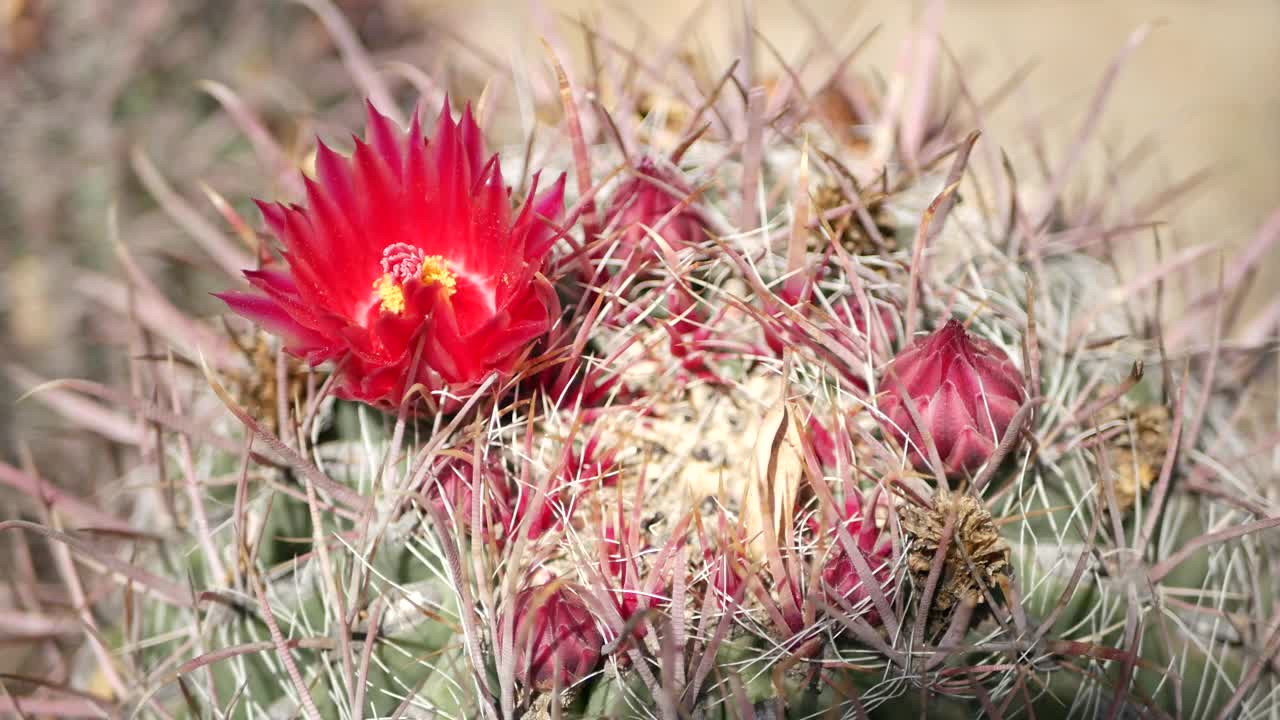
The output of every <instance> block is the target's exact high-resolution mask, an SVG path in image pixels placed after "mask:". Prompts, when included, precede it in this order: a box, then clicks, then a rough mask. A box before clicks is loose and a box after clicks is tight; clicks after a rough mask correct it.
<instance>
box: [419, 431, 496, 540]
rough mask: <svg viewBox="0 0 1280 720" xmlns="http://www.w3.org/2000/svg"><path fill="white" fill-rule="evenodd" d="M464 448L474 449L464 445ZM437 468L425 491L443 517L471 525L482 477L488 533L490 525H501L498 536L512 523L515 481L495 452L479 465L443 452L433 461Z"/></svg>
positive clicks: (430, 477) (465, 449)
mask: <svg viewBox="0 0 1280 720" xmlns="http://www.w3.org/2000/svg"><path fill="white" fill-rule="evenodd" d="M463 452H465V453H468V454H469V453H470V451H469V449H467V448H463ZM433 469H434V472H433V473H432V474H431V475H429V476H428V477H427V480H426V482H425V483H424V485H423V494H424V495H426V497H427V498H428V499H429V500H430V501H431V504H432V505H434V506H435V508H436V509H437V510H438V511H440V514H441V516H443V517H446V518H447V517H452V518H453V519H454V522H456V523H457V525H458V527H459V528H469V527H471V503H472V501H473V498H474V497H475V491H476V487H475V483H476V482H477V481H478V482H479V484H480V487H481V489H482V491H483V497H484V499H485V502H484V503H483V505H482V506H481V509H480V512H481V513H482V518H481V522H482V523H483V525H484V537H486V538H487V537H489V529H490V528H491V527H493V528H499V530H498V537H499V539H501V536H502V535H503V534H505V532H506V528H508V527H509V526H510V525H511V514H512V511H511V484H510V480H509V479H508V478H507V472H506V470H505V469H504V468H503V467H502V461H501V460H500V459H498V458H497V457H494V456H489V457H486V458H482V459H481V460H480V465H479V467H473V465H472V461H471V460H470V459H463V458H461V457H456V456H450V455H441V456H439V457H438V458H436V460H435V461H434V463H433Z"/></svg>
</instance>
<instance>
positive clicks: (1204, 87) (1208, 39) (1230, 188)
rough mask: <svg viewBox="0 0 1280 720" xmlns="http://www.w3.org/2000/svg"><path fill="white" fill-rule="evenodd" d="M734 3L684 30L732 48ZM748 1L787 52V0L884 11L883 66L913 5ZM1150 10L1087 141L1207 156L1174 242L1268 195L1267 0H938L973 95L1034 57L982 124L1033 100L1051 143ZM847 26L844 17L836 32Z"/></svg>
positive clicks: (1270, 42)
mask: <svg viewBox="0 0 1280 720" xmlns="http://www.w3.org/2000/svg"><path fill="white" fill-rule="evenodd" d="M424 4H425V5H427V6H429V7H433V8H437V9H438V11H439V12H441V13H443V14H445V15H448V16H452V17H454V18H455V19H456V21H457V22H462V18H463V17H464V16H469V17H471V18H473V19H474V20H475V22H476V25H477V26H479V27H484V28H486V30H485V31H484V33H483V34H482V35H481V36H479V38H477V39H478V41H479V42H482V43H484V44H485V45H487V46H489V47H492V48H509V47H511V46H513V45H515V46H520V45H523V46H524V47H525V48H526V50H527V51H528V52H529V53H536V52H537V49H536V45H535V44H534V43H532V42H530V34H531V28H532V29H534V30H535V31H536V30H538V29H540V28H541V27H543V26H542V25H541V24H539V21H538V17H537V16H538V14H537V13H534V12H530V11H529V10H528V9H527V8H526V7H525V6H524V5H523V4H522V3H504V2H477V3H467V4H466V9H465V10H461V9H457V7H456V6H454V4H453V3H448V2H442V3H431V2H425V3H424ZM739 4H740V3H739V2H737V1H736V0H727V1H720V2H711V3H708V7H707V9H706V10H705V12H704V17H705V20H704V22H702V23H701V24H700V27H699V28H698V29H697V31H696V33H695V34H694V35H693V38H695V39H696V40H698V41H700V42H703V43H706V44H709V45H711V46H712V47H715V48H716V49H717V53H718V55H719V57H720V58H721V59H722V60H723V61H724V62H725V63H727V62H728V61H729V60H730V59H731V57H732V53H733V50H734V49H733V48H732V47H731V46H729V44H728V43H727V42H726V38H727V37H728V36H729V35H730V34H731V33H732V32H733V31H732V29H731V28H732V27H733V18H734V14H735V13H736V12H737V7H738V6H739ZM753 4H754V12H755V15H756V19H757V24H758V26H759V27H760V28H761V29H762V31H763V32H764V34H766V35H767V36H768V38H769V39H770V40H771V41H772V42H773V43H774V44H775V45H776V46H777V47H778V48H779V49H780V50H781V52H782V53H783V54H784V55H785V56H786V57H787V58H788V59H792V60H793V59H795V58H797V57H799V56H800V55H801V54H802V53H803V52H804V50H805V49H806V45H807V44H808V43H809V41H810V38H811V37H812V33H811V31H810V29H809V25H808V23H807V22H805V21H804V20H803V16H802V14H801V13H800V12H799V11H798V10H797V5H798V4H800V5H802V6H803V7H806V8H809V11H810V12H811V14H812V15H813V16H814V17H816V18H818V19H819V20H820V21H821V22H822V23H823V26H824V29H825V31H826V32H828V33H829V34H830V35H831V38H832V39H833V40H834V39H842V40H844V44H843V47H851V46H852V44H853V43H854V42H855V41H856V39H858V38H860V37H862V35H863V34H865V33H866V32H868V31H869V30H871V29H872V28H873V27H874V26H876V25H880V26H882V27H881V29H880V31H879V33H878V35H877V36H876V37H875V38H874V39H873V40H872V42H871V44H870V45H869V46H868V47H867V49H866V50H865V52H863V53H862V54H860V55H859V56H858V59H857V61H856V65H857V66H858V68H860V69H866V68H876V69H877V70H879V71H880V72H881V73H884V74H886V75H887V74H888V73H889V72H890V71H891V69H892V67H893V64H894V62H895V60H896V57H897V53H898V50H899V48H900V47H901V45H902V42H903V39H904V37H905V36H906V35H907V33H908V32H909V31H910V30H911V28H912V27H913V22H915V20H916V19H918V18H919V16H920V15H921V11H922V5H923V3H922V2H918V1H917V2H910V1H908V0H854V1H852V2H850V1H848V0H794V2H793V1H792V0H771V1H761V0H757V1H756V2H754V3H753ZM619 5H621V3H619ZM627 5H628V6H629V7H631V8H633V9H632V11H631V12H632V13H634V14H635V15H639V16H640V17H641V18H643V21H644V22H645V23H646V24H647V25H648V26H649V27H650V28H652V30H653V31H654V33H655V35H657V36H659V37H661V38H663V39H665V38H666V37H667V36H668V35H669V34H670V33H672V32H674V29H675V28H677V27H678V26H679V24H680V23H681V22H682V21H683V20H684V19H685V18H686V17H688V16H689V14H690V13H691V12H693V11H694V10H695V7H694V6H695V5H697V3H695V2H692V1H691V0H645V1H644V2H642V3H627ZM545 7H546V8H547V10H548V11H550V12H552V13H561V14H562V15H563V16H565V17H578V16H581V15H582V14H583V13H595V14H597V15H599V14H602V13H604V14H606V16H607V15H608V13H609V12H610V11H609V8H610V7H613V5H611V4H609V3H602V2H593V1H591V0H546V1H545ZM624 17H625V16H624ZM632 17H634V16H632ZM851 19H852V23H851V22H850V21H851ZM1147 22H1154V23H1156V24H1157V25H1156V27H1155V28H1154V29H1153V30H1152V32H1151V33H1150V34H1149V35H1148V36H1147V38H1146V41H1145V42H1144V43H1143V44H1142V46H1141V47H1140V48H1139V50H1138V51H1137V52H1136V53H1135V54H1134V55H1133V56H1132V58H1131V60H1130V61H1129V62H1128V64H1127V65H1126V68H1125V70H1124V71H1123V74H1122V75H1121V76H1120V79H1119V81H1118V83H1117V85H1116V86H1115V88H1114V90H1113V92H1112V95H1111V100H1110V101H1109V103H1108V109H1107V111H1106V113H1105V115H1104V117H1103V121H1102V124H1101V128H1100V132H1099V134H1098V139H1099V140H1101V141H1102V143H1101V144H1099V145H1098V146H1097V148H1096V149H1101V148H1102V147H1103V146H1105V145H1109V146H1111V147H1112V148H1114V150H1115V152H1117V153H1118V152H1121V151H1123V150H1125V149H1128V148H1130V147H1131V146H1132V145H1134V144H1135V143H1136V142H1138V141H1139V140H1141V139H1143V137H1144V136H1145V135H1147V134H1150V135H1151V137H1152V139H1153V140H1155V141H1157V142H1158V144H1159V150H1158V154H1157V156H1156V157H1155V158H1154V159H1153V162H1152V163H1151V166H1150V167H1149V168H1147V169H1146V170H1145V173H1146V175H1145V176H1144V177H1142V178H1140V179H1137V180H1134V181H1131V182H1132V185H1131V186H1140V185H1142V184H1145V183H1151V184H1152V185H1153V186H1154V185H1161V184H1168V183H1169V182H1171V181H1174V180H1176V179H1178V178H1182V177H1186V176H1189V175H1191V174H1192V173H1195V172H1197V171H1199V170H1202V169H1208V170H1210V172H1211V173H1212V174H1211V176H1210V177H1209V178H1208V180H1207V182H1206V184H1205V185H1204V186H1203V187H1202V189H1201V190H1200V191H1199V192H1198V193H1196V195H1195V196H1194V198H1193V199H1192V200H1190V201H1189V202H1185V203H1181V204H1180V205H1179V207H1178V212H1177V213H1176V214H1175V215H1172V216H1170V217H1168V218H1167V219H1168V220H1170V221H1171V222H1172V223H1174V226H1175V229H1176V231H1177V232H1178V234H1179V235H1180V236H1184V237H1182V240H1183V242H1189V241H1190V240H1191V239H1192V238H1207V237H1217V238H1222V239H1227V240H1231V239H1243V238H1244V237H1247V236H1248V235H1249V234H1250V233H1251V232H1252V231H1254V230H1255V229H1256V228H1257V227H1258V226H1259V225H1260V223H1261V222H1262V221H1263V219H1265V218H1266V216H1267V215H1268V214H1269V213H1270V212H1271V211H1274V210H1275V209H1276V208H1280V40H1278V38H1280V2H1277V0H1110V1H1107V0H956V1H954V2H951V3H949V4H948V5H947V8H946V11H945V21H944V26H943V37H944V39H945V40H946V42H947V43H948V44H949V45H950V46H951V48H952V49H953V50H954V51H955V53H956V54H957V55H958V56H959V57H960V58H961V60H962V61H963V62H964V64H965V67H966V74H967V76H968V79H969V82H970V84H971V86H972V88H973V89H974V91H975V94H977V95H979V96H981V95H983V94H984V91H991V90H993V89H994V88H995V87H996V86H998V85H999V84H1000V83H1001V82H1002V81H1004V80H1005V79H1006V78H1007V77H1008V76H1009V75H1010V74H1011V73H1012V72H1013V71H1014V70H1015V69H1016V68H1018V67H1019V66H1021V65H1023V64H1025V63H1028V62H1032V63H1034V70H1033V72H1032V74H1031V76H1030V77H1029V79H1028V80H1027V82H1026V83H1025V84H1024V90H1023V91H1022V93H1021V94H1019V95H1015V96H1014V97H1013V98H1011V99H1010V101H1009V102H1008V103H1006V104H1005V106H1004V107H1003V108H1002V109H1001V110H1000V111H999V112H998V113H996V114H995V116H994V117H993V121H994V122H993V125H994V128H993V129H994V131H995V132H994V133H993V134H994V135H995V137H997V138H1000V139H1003V140H1004V141H1006V142H1016V140H1017V138H1018V137H1019V136H1018V135H1017V132H1018V125H1019V123H1021V122H1022V121H1023V120H1024V119H1026V118H1029V117H1032V115H1033V114H1035V116H1036V117H1037V118H1038V119H1039V120H1040V121H1041V122H1043V123H1044V124H1045V127H1046V131H1047V134H1048V138H1049V140H1050V142H1049V146H1050V148H1051V150H1058V151H1060V150H1061V149H1062V147H1063V146H1064V145H1065V144H1066V142H1067V139H1068V138H1069V136H1070V134H1071V133H1074V132H1075V130H1076V129H1077V127H1078V125H1079V122H1080V119H1081V115H1082V113H1083V111H1084V108H1085V107H1086V106H1087V105H1088V103H1089V101H1090V99H1091V97H1092V94H1093V92H1094V90H1095V88H1096V87H1097V85H1098V83H1099V81H1100V80H1101V78H1102V76H1103V74H1104V72H1105V71H1106V69H1107V66H1108V65H1109V64H1110V63H1111V61H1112V60H1113V59H1114V58H1115V56H1116V55H1117V54H1118V53H1119V51H1120V50H1121V48H1122V47H1123V46H1124V44H1125V42H1126V40H1127V39H1128V37H1129V35H1130V34H1131V33H1132V32H1133V31H1134V30H1135V29H1136V28H1138V27H1139V26H1141V25H1142V24H1143V23H1147ZM561 27H563V26H561ZM612 27H613V29H614V32H615V33H616V35H617V37H619V38H623V39H630V38H631V37H633V34H634V33H635V32H636V31H637V29H636V27H635V24H634V20H633V19H631V18H627V19H619V20H618V21H616V22H614V23H612ZM845 28H848V29H849V33H848V34H847V35H844V36H843V37H842V30H844V29H845ZM565 33H566V35H565V43H566V45H569V46H571V47H579V45H578V44H577V43H575V42H574V40H575V38H574V36H572V35H571V31H569V30H565ZM757 53H758V54H759V56H760V58H761V60H762V64H764V63H768V61H769V54H768V52H767V51H766V50H764V49H758V50H757ZM827 64H828V65H829V62H828V63H827ZM1041 112H1044V113H1045V114H1044V115H1043V116H1041V115H1039V113H1041ZM1273 260H1280V256H1277V257H1275V258H1273ZM1273 267H1274V262H1273Z"/></svg>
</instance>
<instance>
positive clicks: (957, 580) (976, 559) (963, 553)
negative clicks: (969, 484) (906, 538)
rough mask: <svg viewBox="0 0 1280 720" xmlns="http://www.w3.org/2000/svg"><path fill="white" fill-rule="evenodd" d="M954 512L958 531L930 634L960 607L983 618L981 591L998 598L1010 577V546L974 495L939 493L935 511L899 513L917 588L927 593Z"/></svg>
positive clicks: (907, 508)
mask: <svg viewBox="0 0 1280 720" xmlns="http://www.w3.org/2000/svg"><path fill="white" fill-rule="evenodd" d="M952 512H954V513H955V525H954V531H953V533H952V536H951V540H950V542H948V543H947V549H946V559H945V560H944V561H943V567H942V575H941V576H940V577H939V579H938V585H937V590H936V591H935V593H934V596H933V601H932V603H930V608H929V631H930V632H931V633H933V632H936V631H937V630H939V629H941V628H943V627H945V626H946V624H947V621H948V619H949V618H950V617H951V613H952V612H953V611H954V610H955V608H956V607H957V606H958V605H960V604H961V603H962V602H971V603H973V604H974V605H975V606H976V607H977V608H978V611H979V612H980V611H981V610H982V609H984V608H986V607H987V593H984V592H983V588H986V589H987V590H988V591H990V592H992V593H993V594H995V593H998V592H999V591H1000V590H1001V588H1002V587H1003V583H1004V582H1005V581H1007V580H1008V578H1009V576H1010V574H1011V573H1012V566H1011V565H1010V554H1009V546H1008V545H1007V544H1006V543H1005V541H1004V539H1002V538H1001V537H1000V533H999V531H998V530H997V529H996V526H995V523H994V522H993V521H992V519H991V513H990V512H989V511H988V510H987V509H986V507H984V506H983V505H982V503H981V502H980V501H979V500H978V499H977V498H975V497H973V496H971V495H964V494H952V493H950V492H948V491H947V490H943V489H939V490H938V491H937V493H936V494H935V495H934V499H933V506H932V507H917V506H915V505H911V504H907V505H905V506H903V507H902V508H901V509H900V510H899V516H900V518H901V521H902V528H903V530H905V531H906V532H907V534H908V535H910V536H911V537H912V539H913V540H912V543H911V549H910V550H909V551H908V553H907V569H908V570H910V571H911V573H912V574H913V575H914V576H915V581H916V587H917V588H921V589H923V588H924V587H925V584H926V583H927V582H928V578H929V568H930V567H932V565H933V558H934V555H935V554H936V553H937V551H938V547H939V545H941V544H942V533H943V529H944V527H945V525H946V523H947V516H948V514H949V513H952ZM997 596H998V595H997ZM987 609H989V608H987Z"/></svg>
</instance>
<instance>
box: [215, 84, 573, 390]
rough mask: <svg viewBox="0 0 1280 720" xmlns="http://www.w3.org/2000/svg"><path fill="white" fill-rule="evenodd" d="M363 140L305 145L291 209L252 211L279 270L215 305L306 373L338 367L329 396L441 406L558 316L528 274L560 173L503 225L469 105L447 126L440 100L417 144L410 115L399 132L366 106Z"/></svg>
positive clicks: (509, 364)
mask: <svg viewBox="0 0 1280 720" xmlns="http://www.w3.org/2000/svg"><path fill="white" fill-rule="evenodd" d="M365 136H366V137H365V139H364V140H360V139H359V138H357V139H356V141H355V143H356V148H355V153H354V154H353V155H352V157H351V158H344V157H341V156H339V155H338V154H337V153H335V152H333V151H332V150H330V149H329V148H328V147H326V146H325V145H324V144H323V143H321V144H320V145H319V148H318V150H317V153H316V171H317V179H316V180H312V179H310V178H304V181H305V183H306V191H307V200H306V206H305V207H304V206H295V205H290V206H284V205H277V204H268V203H259V205H258V206H259V207H260V208H261V209H262V214H263V216H264V217H265V218H266V221H267V225H268V226H269V227H270V228H271V231H272V233H274V234H275V236H276V237H277V238H278V239H279V240H280V242H281V243H283V245H284V248H285V251H284V253H283V255H284V257H285V259H286V260H287V262H288V268H287V269H283V270H281V269H263V270H253V271H246V272H245V277H247V278H248V280H249V282H250V284H252V285H253V286H254V287H255V288H256V289H258V290H259V291H260V292H261V294H257V293H243V292H227V293H222V294H220V295H219V296H218V297H220V298H222V300H223V301H225V302H226V303H227V305H228V306H230V307H231V309H232V310H234V311H235V312H237V313H239V314H240V315H243V316H244V317H246V318H249V319H250V320H253V321H254V322H256V323H258V324H259V325H261V326H262V327H264V328H266V329H267V330H270V331H271V332H274V333H276V334H278V335H280V336H281V337H282V338H283V339H284V341H285V347H286V349H287V350H288V351H289V352H290V353H293V354H294V355H297V356H299V357H303V358H305V359H306V360H307V361H308V362H310V363H311V364H313V365H315V364H319V363H322V362H325V361H327V360H340V361H341V363H340V365H339V369H338V372H339V373H340V376H339V378H338V380H337V382H336V384H335V387H334V392H335V394H337V395H338V396H339V397H343V398H348V399H354V400H360V401H363V402H367V403H370V404H374V405H378V406H380V407H384V408H393V407H395V406H396V405H397V404H398V402H399V400H400V398H401V395H402V393H404V391H405V390H406V389H407V387H409V386H410V385H411V384H413V383H423V384H424V385H425V386H426V387H427V388H429V389H431V390H440V389H447V390H449V391H450V392H451V393H452V394H454V395H455V396H456V395H465V394H466V393H467V392H468V391H470V390H472V389H474V387H475V386H476V385H477V384H478V383H479V382H480V381H481V380H482V379H483V378H484V377H485V376H486V375H488V374H489V373H490V372H492V371H497V372H498V373H500V374H508V373H511V372H512V371H513V370H514V369H515V367H516V366H517V365H518V364H519V362H520V360H521V358H522V357H524V356H525V354H526V353H527V352H528V351H529V349H530V347H531V346H532V344H533V343H534V342H535V341H536V340H537V339H538V338H539V337H540V336H542V335H543V334H544V333H546V332H547V330H548V329H549V328H550V327H551V325H552V323H553V322H554V321H555V319H556V317H557V315H558V313H559V303H558V300H557V299H556V294H555V292H554V291H553V289H552V287H551V285H550V284H549V283H548V282H547V281H546V279H544V278H543V277H542V275H541V274H540V271H541V270H542V269H543V264H544V262H545V260H546V257H547V255H548V252H549V251H550V249H551V246H552V244H553V243H554V240H555V238H556V232H555V230H554V228H553V227H552V225H551V224H550V223H549V222H548V221H547V220H548V219H554V218H557V217H559V215H560V213H561V212H562V211H563V197H564V178H563V176H561V178H560V180H559V181H557V182H556V183H555V185H554V186H553V187H552V188H551V190H549V191H547V192H545V193H543V194H542V195H539V196H536V197H535V198H534V199H533V200H532V201H529V202H526V203H525V204H524V206H523V207H522V208H521V209H520V210H519V212H518V213H516V214H515V217H514V218H513V217H512V215H513V213H512V206H511V199H510V197H509V192H508V190H507V189H506V187H505V186H504V185H503V181H502V172H501V168H500V167H499V165H498V160H497V156H496V155H495V156H494V157H492V158H490V159H488V160H487V161H486V160H485V158H484V146H483V141H482V138H481V133H480V129H479V127H477V126H476V123H475V120H474V118H473V117H472V115H471V110H470V107H468V108H467V110H466V111H465V112H464V113H463V117H462V121H461V122H460V123H455V122H454V120H453V117H452V115H451V113H450V109H449V105H448V102H447V101H446V103H445V107H444V109H443V111H442V112H441V114H440V120H439V122H438V123H437V125H436V130H435V136H434V137H433V138H432V139H430V140H424V139H423V136H422V132H421V128H420V125H419V121H418V117H417V115H416V114H415V115H414V118H413V122H412V124H411V125H410V127H409V130H408V132H407V133H405V132H403V131H401V130H400V129H399V128H397V127H395V125H394V124H393V123H392V122H391V121H390V120H389V119H387V118H386V117H384V116H383V115H381V114H379V113H378V112H377V111H376V110H375V109H374V108H373V106H372V105H370V106H369V107H368V127H367V129H366V132H365ZM536 185H537V179H536V177H535V179H534V187H535V190H536ZM531 195H532V193H531ZM419 342H421V357H420V359H419V360H418V363H417V365H416V366H413V358H414V355H415V350H416V348H417V346H418V345H419Z"/></svg>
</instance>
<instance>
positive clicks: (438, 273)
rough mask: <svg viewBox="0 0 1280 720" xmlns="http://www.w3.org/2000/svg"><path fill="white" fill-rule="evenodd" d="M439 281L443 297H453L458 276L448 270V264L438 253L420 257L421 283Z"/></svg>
mask: <svg viewBox="0 0 1280 720" xmlns="http://www.w3.org/2000/svg"><path fill="white" fill-rule="evenodd" d="M431 283H440V287H442V288H444V296H445V297H447V298H448V297H453V294H454V293H455V292H457V291H458V278H457V277H456V276H454V274H453V272H452V271H450V270H449V264H448V262H446V261H445V259H444V257H442V256H440V255H428V256H426V257H424V258H422V284H423V285H430V284H431ZM401 303H403V300H401Z"/></svg>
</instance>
